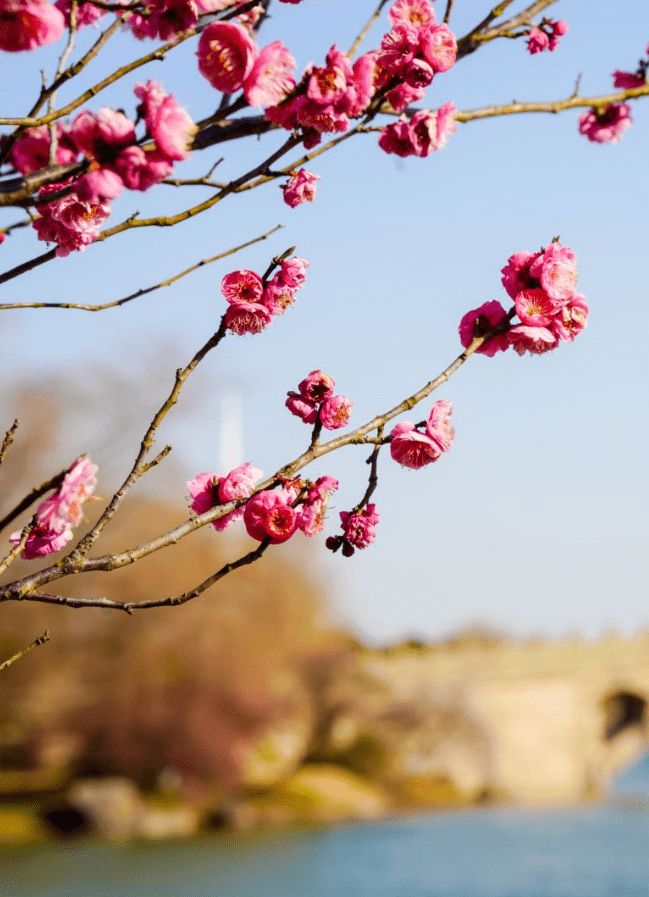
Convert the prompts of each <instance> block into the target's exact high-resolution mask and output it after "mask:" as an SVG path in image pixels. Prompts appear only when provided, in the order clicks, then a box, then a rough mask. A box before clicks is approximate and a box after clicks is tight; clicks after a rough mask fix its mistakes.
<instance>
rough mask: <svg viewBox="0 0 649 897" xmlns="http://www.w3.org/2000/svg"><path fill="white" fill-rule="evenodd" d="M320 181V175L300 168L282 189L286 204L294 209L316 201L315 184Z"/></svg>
mask: <svg viewBox="0 0 649 897" xmlns="http://www.w3.org/2000/svg"><path fill="white" fill-rule="evenodd" d="M319 180H320V175H318V174H314V173H313V172H312V171H307V170H306V168H300V169H299V170H298V171H295V172H293V174H291V176H290V178H289V179H288V181H287V182H286V183H285V184H284V186H283V187H282V190H283V193H284V202H285V203H286V205H287V206H290V207H291V208H292V209H294V208H295V207H296V206H299V205H301V204H302V203H303V202H313V200H314V199H315V193H316V186H315V182H316V181H319Z"/></svg>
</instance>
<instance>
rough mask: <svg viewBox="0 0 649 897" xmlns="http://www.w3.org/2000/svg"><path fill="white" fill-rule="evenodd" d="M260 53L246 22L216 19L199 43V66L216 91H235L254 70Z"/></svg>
mask: <svg viewBox="0 0 649 897" xmlns="http://www.w3.org/2000/svg"><path fill="white" fill-rule="evenodd" d="M257 52H258V51H257V44H256V43H255V41H254V39H253V38H252V37H251V35H250V33H249V32H248V31H247V30H246V29H245V28H244V27H243V26H242V25H234V24H232V23H229V22H212V24H211V25H208V26H207V28H206V29H205V31H203V33H202V34H201V36H200V40H199V42H198V50H197V53H196V55H197V56H198V68H199V71H200V73H201V74H202V75H203V76H204V77H205V78H207V80H208V81H209V82H210V84H211V85H212V87H215V88H216V90H220V91H221V92H222V93H234V92H235V91H236V90H239V88H240V87H243V82H244V81H245V80H246V78H247V77H248V75H249V74H250V72H251V71H252V67H253V65H254V62H255V59H256V58H257Z"/></svg>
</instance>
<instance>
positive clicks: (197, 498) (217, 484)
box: [187, 461, 262, 533]
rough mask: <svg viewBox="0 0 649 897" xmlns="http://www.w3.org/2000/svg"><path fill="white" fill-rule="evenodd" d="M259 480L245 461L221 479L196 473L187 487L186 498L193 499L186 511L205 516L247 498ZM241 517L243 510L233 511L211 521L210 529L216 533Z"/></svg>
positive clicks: (258, 475)
mask: <svg viewBox="0 0 649 897" xmlns="http://www.w3.org/2000/svg"><path fill="white" fill-rule="evenodd" d="M261 476H262V473H261V470H258V469H257V468H256V467H253V466H252V465H251V464H250V463H248V462H247V461H246V462H245V463H244V464H241V465H239V467H235V468H234V470H231V471H230V473H228V474H227V475H226V476H224V477H220V476H217V475H216V474H215V473H199V474H198V476H196V477H194V479H193V480H190V481H189V482H188V483H187V488H188V489H189V494H190V495H191V497H192V499H193V500H192V503H191V506H190V507H191V509H192V510H193V511H195V512H196V513H197V514H205V513H206V512H207V511H210V510H211V509H212V508H216V507H218V505H225V504H228V502H231V501H240V500H241V499H243V498H248V497H249V496H250V495H251V494H252V492H253V489H254V488H255V486H256V485H257V483H258V481H259V480H260V479H261ZM242 516H243V507H241V508H235V510H234V511H231V512H230V513H229V514H226V515H225V516H224V517H219V519H218V520H213V521H212V526H213V527H214V529H215V530H216V531H217V532H219V533H220V532H222V531H223V530H224V529H225V528H226V527H227V526H229V525H230V524H231V523H232V522H233V521H234V520H237V519H238V518H239V517H242Z"/></svg>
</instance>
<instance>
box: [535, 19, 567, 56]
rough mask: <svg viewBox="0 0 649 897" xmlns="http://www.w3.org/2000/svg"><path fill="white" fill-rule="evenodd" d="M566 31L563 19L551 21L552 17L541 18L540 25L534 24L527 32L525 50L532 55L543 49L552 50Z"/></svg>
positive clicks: (565, 23)
mask: <svg viewBox="0 0 649 897" xmlns="http://www.w3.org/2000/svg"><path fill="white" fill-rule="evenodd" d="M567 31H568V23H567V22H564V21H563V19H558V20H557V21H553V20H552V19H543V21H542V22H541V24H540V25H535V26H534V28H532V29H531V30H530V32H529V36H528V38H527V50H528V52H529V53H531V54H532V55H534V54H535V53H543V52H544V50H549V51H550V52H552V51H553V50H556V49H557V47H558V45H559V38H560V37H563V35H564V34H565V33H566V32H567Z"/></svg>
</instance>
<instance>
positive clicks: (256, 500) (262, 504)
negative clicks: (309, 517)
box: [243, 489, 298, 545]
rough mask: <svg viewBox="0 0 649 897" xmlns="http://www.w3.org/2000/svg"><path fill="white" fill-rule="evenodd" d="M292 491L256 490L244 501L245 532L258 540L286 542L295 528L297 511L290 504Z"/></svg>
mask: <svg viewBox="0 0 649 897" xmlns="http://www.w3.org/2000/svg"><path fill="white" fill-rule="evenodd" d="M293 500H294V499H293V497H292V492H290V491H288V490H285V489H279V490H274V491H266V492H258V493H257V495H255V496H253V497H252V498H251V499H250V501H249V502H247V503H246V505H245V508H244V512H243V522H244V524H245V527H246V532H247V533H248V535H249V536H251V537H252V538H253V539H256V540H257V541H258V542H263V541H265V540H266V539H269V540H270V543H271V545H279V544H280V543H281V542H286V540H287V539H290V537H291V536H292V535H293V533H294V532H295V530H296V529H297V521H298V512H297V510H296V509H295V508H293V507H292V506H291V503H292V501H293Z"/></svg>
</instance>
